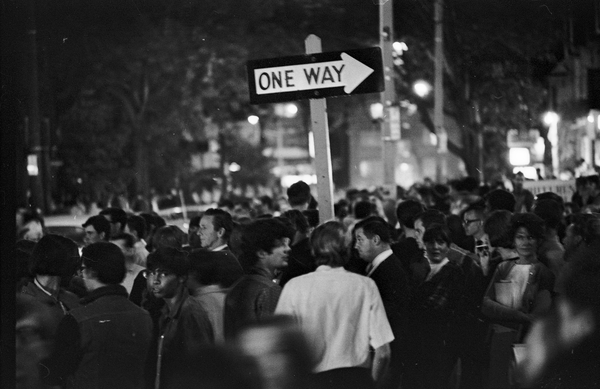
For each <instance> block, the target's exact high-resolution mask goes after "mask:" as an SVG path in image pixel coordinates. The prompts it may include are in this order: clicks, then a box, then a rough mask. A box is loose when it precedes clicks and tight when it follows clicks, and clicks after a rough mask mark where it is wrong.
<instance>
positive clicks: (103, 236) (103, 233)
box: [98, 232, 106, 240]
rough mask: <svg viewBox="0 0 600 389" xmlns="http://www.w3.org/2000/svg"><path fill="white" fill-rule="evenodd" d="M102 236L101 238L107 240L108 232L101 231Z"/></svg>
mask: <svg viewBox="0 0 600 389" xmlns="http://www.w3.org/2000/svg"><path fill="white" fill-rule="evenodd" d="M98 235H99V236H100V239H101V240H106V232H101V233H100V234H98Z"/></svg>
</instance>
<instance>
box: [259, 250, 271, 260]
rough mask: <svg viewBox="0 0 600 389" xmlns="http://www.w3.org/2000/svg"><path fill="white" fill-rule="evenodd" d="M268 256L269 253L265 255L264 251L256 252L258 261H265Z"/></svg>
mask: <svg viewBox="0 0 600 389" xmlns="http://www.w3.org/2000/svg"><path fill="white" fill-rule="evenodd" d="M268 255H269V253H267V252H266V251H265V250H259V251H257V252H256V256H257V257H258V259H259V260H260V261H262V260H263V259H265V258H266V257H267V256H268Z"/></svg>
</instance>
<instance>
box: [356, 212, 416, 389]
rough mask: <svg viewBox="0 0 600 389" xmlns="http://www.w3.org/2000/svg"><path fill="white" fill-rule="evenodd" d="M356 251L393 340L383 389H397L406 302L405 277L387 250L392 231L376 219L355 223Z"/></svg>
mask: <svg viewBox="0 0 600 389" xmlns="http://www.w3.org/2000/svg"><path fill="white" fill-rule="evenodd" d="M354 235H355V238H356V244H355V248H356V250H357V251H358V254H359V256H360V257H361V258H362V259H363V260H364V261H365V262H367V263H368V265H367V269H366V275H367V277H370V278H372V279H373V281H375V284H376V285H377V288H378V289H379V294H380V295H381V299H382V300H383V305H384V307H385V312H386V315H387V317H388V321H389V322H390V326H391V327H392V332H393V334H394V340H393V341H392V343H391V344H390V347H391V350H392V358H391V362H390V365H391V366H390V369H389V370H388V372H389V374H388V376H387V377H386V380H385V381H384V382H385V384H384V386H383V387H385V388H397V387H398V385H399V383H400V379H401V377H402V373H403V358H402V357H403V355H404V354H405V350H403V348H404V347H403V346H404V340H405V339H406V331H407V317H408V316H407V309H408V302H409V285H408V277H407V275H406V272H405V270H404V269H403V267H402V265H401V263H400V260H399V259H398V257H396V256H395V255H394V253H393V252H392V249H391V247H390V243H391V237H392V235H391V228H390V226H389V225H388V224H387V223H386V221H385V220H384V219H382V218H380V217H378V216H373V217H368V218H366V219H364V220H362V221H360V222H359V223H357V224H356V227H355V229H354Z"/></svg>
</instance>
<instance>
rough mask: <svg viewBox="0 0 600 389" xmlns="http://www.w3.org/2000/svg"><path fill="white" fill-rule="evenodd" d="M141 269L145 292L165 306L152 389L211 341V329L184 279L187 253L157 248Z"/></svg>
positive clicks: (162, 384)
mask: <svg viewBox="0 0 600 389" xmlns="http://www.w3.org/2000/svg"><path fill="white" fill-rule="evenodd" d="M147 264H148V268H147V270H145V271H144V273H143V274H144V276H145V277H146V280H147V286H148V291H149V292H150V293H152V295H153V296H154V297H156V298H158V299H162V300H164V302H165V305H164V306H163V308H162V311H161V315H160V318H159V319H158V334H159V338H158V346H157V349H156V363H155V364H153V365H154V366H156V375H155V378H154V380H155V386H154V387H155V388H159V387H165V386H168V382H169V380H171V379H172V378H173V377H174V372H175V371H178V370H177V369H179V371H181V366H182V365H184V364H187V363H188V362H189V360H191V359H190V358H191V357H192V356H194V355H196V354H197V352H198V350H200V349H201V348H202V347H203V346H205V345H207V344H212V343H214V333H213V328H212V325H211V323H210V320H209V318H208V314H207V313H206V311H205V310H204V308H203V307H202V305H201V304H200V303H199V302H198V301H197V300H195V299H193V298H191V297H190V294H189V292H188V288H187V287H186V282H187V278H188V273H189V271H190V262H189V260H188V257H187V253H185V252H183V251H179V250H177V249H174V248H171V247H160V248H158V249H157V250H156V251H154V252H152V253H150V254H149V255H148V262H147Z"/></svg>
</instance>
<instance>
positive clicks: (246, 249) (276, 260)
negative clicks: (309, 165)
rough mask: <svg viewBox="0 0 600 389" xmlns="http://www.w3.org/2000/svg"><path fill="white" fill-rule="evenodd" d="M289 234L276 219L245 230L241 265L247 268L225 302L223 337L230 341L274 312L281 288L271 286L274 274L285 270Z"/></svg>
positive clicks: (247, 227)
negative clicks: (247, 272)
mask: <svg viewBox="0 0 600 389" xmlns="http://www.w3.org/2000/svg"><path fill="white" fill-rule="evenodd" d="M290 236H293V232H292V231H290V230H289V229H288V228H287V227H286V226H285V224H283V223H282V222H281V221H280V220H277V219H258V220H256V221H254V222H252V223H250V224H249V225H248V226H246V227H245V228H244V232H243V235H242V246H241V250H242V258H243V262H244V263H246V264H248V266H249V267H250V273H249V274H246V275H244V276H243V277H242V278H241V279H240V280H239V281H238V282H237V283H236V284H235V285H234V286H233V287H232V288H231V290H230V291H229V293H228V294H227V297H226V299H225V337H226V338H228V339H229V338H233V337H235V336H236V335H237V333H238V331H239V330H240V329H241V328H242V327H243V326H244V325H246V324H249V323H252V322H257V321H260V320H261V319H262V318H263V317H266V316H270V315H272V314H273V312H274V311H275V306H276V305H277V300H278V299H279V295H280V294H281V286H279V285H277V284H276V283H274V282H273V279H274V278H275V271H277V270H280V269H282V268H284V267H285V266H287V258H288V254H289V251H290V247H289V244H290Z"/></svg>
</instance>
